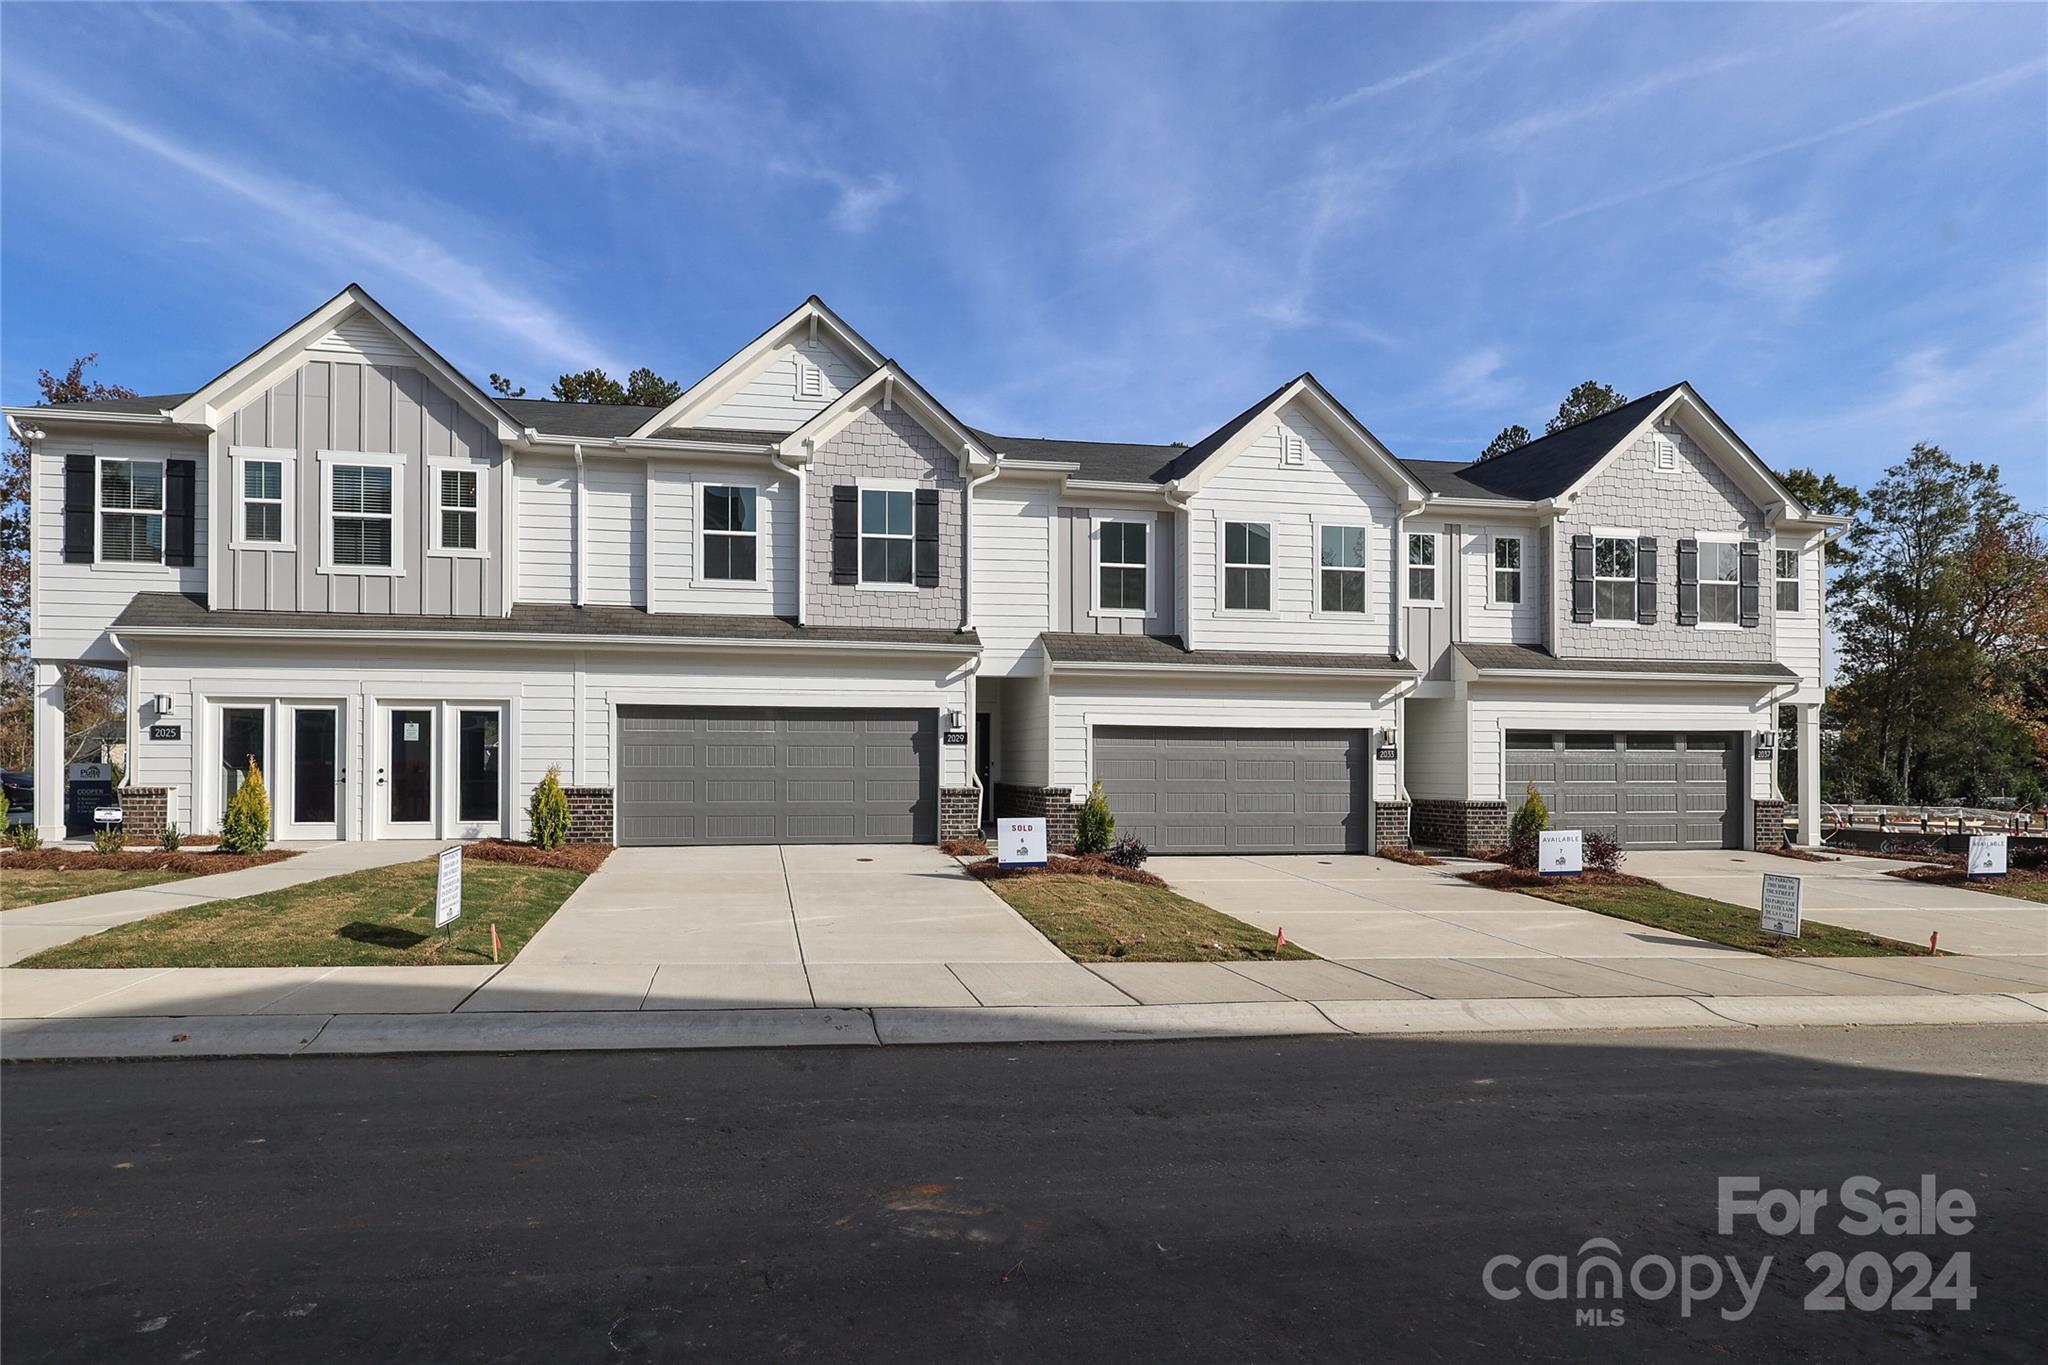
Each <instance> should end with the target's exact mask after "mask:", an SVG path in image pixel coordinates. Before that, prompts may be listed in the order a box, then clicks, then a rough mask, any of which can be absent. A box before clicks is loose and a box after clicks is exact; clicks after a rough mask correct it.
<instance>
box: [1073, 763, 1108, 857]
mask: <svg viewBox="0 0 2048 1365" xmlns="http://www.w3.org/2000/svg"><path fill="white" fill-rule="evenodd" d="M1115 833H1116V816H1114V815H1112V814H1110V810H1109V798H1108V797H1107V796H1104V795H1103V794H1102V779H1101V778H1097V779H1096V780H1095V785H1093V786H1092V787H1090V788H1089V789H1088V799H1087V800H1086V801H1083V802H1082V803H1081V809H1080V811H1079V812H1078V813H1077V814H1076V815H1075V816H1074V852H1075V853H1077V854H1080V855H1082V856H1084V857H1085V856H1086V855H1088V854H1090V853H1102V852H1105V851H1107V850H1108V848H1109V841H1110V838H1111V836H1113V835H1114V834H1115Z"/></svg>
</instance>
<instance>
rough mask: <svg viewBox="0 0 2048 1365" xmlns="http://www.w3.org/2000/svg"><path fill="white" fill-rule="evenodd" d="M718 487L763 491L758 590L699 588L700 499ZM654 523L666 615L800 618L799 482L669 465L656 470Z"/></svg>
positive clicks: (651, 478) (659, 594)
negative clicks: (701, 494) (707, 490)
mask: <svg viewBox="0 0 2048 1365" xmlns="http://www.w3.org/2000/svg"><path fill="white" fill-rule="evenodd" d="M710 484H735V485H740V486H744V487H750V488H753V489H755V490H756V491H757V496H756V500H755V504H754V509H755V521H756V523H757V524H758V525H759V527H760V532H759V538H758V541H757V543H756V545H755V547H754V554H755V572H756V573H757V574H758V575H759V579H758V582H756V583H751V584H738V583H724V582H716V581H711V580H699V579H698V578H697V577H696V572H697V552H698V527H699V523H698V512H697V509H698V506H699V503H700V498H699V492H700V490H701V489H703V488H704V487H705V486H706V485H710ZM647 491H648V497H649V499H650V501H649V515H650V517H651V518H652V525H653V535H652V547H651V548H652V553H653V555H654V601H653V602H651V603H649V604H648V605H649V607H650V608H651V609H653V610H655V611H664V612H671V611H672V612H707V613H712V614H716V615H732V616H753V615H777V616H792V617H793V616H795V615H796V607H797V602H796V598H797V589H796V564H797V555H798V553H799V550H800V548H801V547H800V546H799V545H798V543H797V530H796V481H795V480H794V479H791V478H790V477H789V476H788V475H772V476H770V477H763V476H762V475H761V474H759V473H756V472H752V471H748V472H744V473H739V472H732V471H719V470H713V469H690V468H687V467H684V466H681V465H677V464H674V463H671V462H668V461H657V462H655V463H653V464H651V465H650V466H649V467H648V490H647Z"/></svg>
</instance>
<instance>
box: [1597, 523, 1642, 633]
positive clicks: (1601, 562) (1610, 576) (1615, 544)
mask: <svg viewBox="0 0 2048 1365" xmlns="http://www.w3.org/2000/svg"><path fill="white" fill-rule="evenodd" d="M1593 619H1594V620H1596V621H1629V622H1633V621H1634V620H1635V619H1636V538H1635V537H1634V536H1594V537H1593Z"/></svg>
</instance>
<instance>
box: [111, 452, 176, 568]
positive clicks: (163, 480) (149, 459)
mask: <svg viewBox="0 0 2048 1365" xmlns="http://www.w3.org/2000/svg"><path fill="white" fill-rule="evenodd" d="M109 463H113V464H153V465H155V466H156V467H157V492H158V497H159V498H160V499H161V500H162V505H161V506H159V507H158V508H157V509H156V510H155V511H154V512H152V511H150V510H149V509H148V508H141V509H131V508H127V507H109V506H107V495H106V491H105V490H106V467H107V465H108V464H109ZM169 464H170V461H169V459H168V457H166V456H162V455H107V454H97V453H96V454H95V455H94V456H93V457H92V562H93V567H94V568H98V567H99V566H100V565H102V564H104V565H107V566H108V567H109V568H115V569H168V568H176V567H178V566H177V565H174V564H168V563H166V562H165V560H164V559H163V557H161V556H159V557H158V558H156V559H108V558H107V557H106V556H107V513H109V512H112V513H114V514H115V515H116V516H126V515H134V516H145V517H149V516H153V517H155V518H156V519H157V520H158V521H159V522H163V523H164V529H163V530H159V531H158V532H157V538H156V540H157V547H158V548H159V549H161V550H163V551H165V553H168V552H169V548H170V547H169V546H167V545H165V544H164V535H165V532H166V531H167V530H168V527H169V520H168V514H169V512H170V505H169V504H170V500H171V488H170V482H169V476H170V468H169ZM194 534H195V535H196V534H197V531H196V530H195V531H194Z"/></svg>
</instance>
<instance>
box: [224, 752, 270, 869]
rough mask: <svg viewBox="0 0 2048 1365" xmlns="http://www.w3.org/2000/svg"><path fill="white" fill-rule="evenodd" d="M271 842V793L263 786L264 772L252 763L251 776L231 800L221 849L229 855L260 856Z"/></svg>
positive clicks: (250, 764) (225, 819) (225, 820)
mask: <svg viewBox="0 0 2048 1365" xmlns="http://www.w3.org/2000/svg"><path fill="white" fill-rule="evenodd" d="M269 842H270V793H269V792H268V791H267V790H265V789H264V786H263V769H261V768H260V767H258V766H257V765H256V761H255V760H254V759H251V760H250V761H249V776H248V777H247V778H245V779H244V780H243V782H242V785H241V786H239V787H237V788H235V794H234V795H233V796H230V797H229V798H228V810H227V814H226V815H225V816H223V817H222V818H221V822H220V846H221V847H222V848H223V849H225V850H226V851H228V852H229V853H261V852H262V851H263V849H264V846H265V845H266V844H268V843H269Z"/></svg>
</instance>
